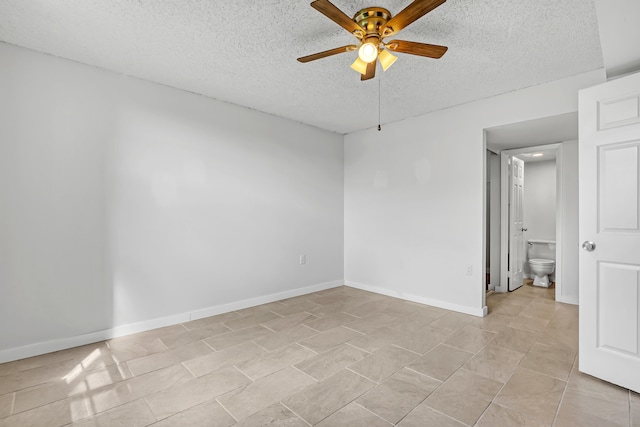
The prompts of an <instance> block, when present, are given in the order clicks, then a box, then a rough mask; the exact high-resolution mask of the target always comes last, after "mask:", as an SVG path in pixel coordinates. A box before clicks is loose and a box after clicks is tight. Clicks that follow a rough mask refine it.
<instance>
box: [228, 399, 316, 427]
mask: <svg viewBox="0 0 640 427" xmlns="http://www.w3.org/2000/svg"><path fill="white" fill-rule="evenodd" d="M308 425H309V424H307V423H305V422H304V421H303V420H302V419H301V418H300V417H298V416H297V415H296V414H294V413H293V412H291V411H290V410H289V409H287V408H285V407H284V406H282V404H280V403H276V404H275V405H272V406H269V407H268V408H267V409H263V410H262V411H259V412H256V413H255V414H253V415H251V416H250V417H248V418H245V419H244V420H242V421H240V422H239V423H237V424H235V425H234V427H262V426H273V427H278V426H282V427H307V426H308Z"/></svg>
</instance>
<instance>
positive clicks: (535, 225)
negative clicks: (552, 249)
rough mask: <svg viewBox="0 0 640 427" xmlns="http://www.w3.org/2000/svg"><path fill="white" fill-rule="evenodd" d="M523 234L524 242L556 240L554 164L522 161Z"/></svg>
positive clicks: (553, 162) (548, 161)
mask: <svg viewBox="0 0 640 427" xmlns="http://www.w3.org/2000/svg"><path fill="white" fill-rule="evenodd" d="M523 210H524V211H523V215H524V227H525V228H526V229H527V231H526V232H525V233H524V238H525V240H526V239H545V240H556V161H555V159H554V160H545V161H537V162H536V161H528V162H527V161H525V165H524V200H523Z"/></svg>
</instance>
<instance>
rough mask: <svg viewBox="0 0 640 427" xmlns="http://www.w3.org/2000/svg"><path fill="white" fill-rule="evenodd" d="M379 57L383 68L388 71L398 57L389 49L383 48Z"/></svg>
mask: <svg viewBox="0 0 640 427" xmlns="http://www.w3.org/2000/svg"><path fill="white" fill-rule="evenodd" d="M378 59H379V60H380V65H382V70H383V71H387V68H389V67H391V66H392V65H393V63H394V62H396V59H398V57H397V56H395V55H394V54H392V53H391V52H389V51H388V50H387V49H382V50H381V51H380V53H379V54H378Z"/></svg>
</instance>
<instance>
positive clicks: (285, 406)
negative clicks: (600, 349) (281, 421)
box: [278, 400, 311, 426]
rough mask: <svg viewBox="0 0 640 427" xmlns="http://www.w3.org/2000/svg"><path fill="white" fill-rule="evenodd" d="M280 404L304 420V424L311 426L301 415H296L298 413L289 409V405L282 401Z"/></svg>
mask: <svg viewBox="0 0 640 427" xmlns="http://www.w3.org/2000/svg"><path fill="white" fill-rule="evenodd" d="M278 403H280V405H282V406H284V407H285V408H286V409H287V410H289V411H290V412H291V413H292V414H293V415H295V416H296V417H298V418H300V419H301V420H302V422H303V423H305V424H307V425H309V426H310V425H311V424H310V423H308V422H307V420H305V419H304V418H303V417H301V416H300V414H298V413H296V411H294V410H293V409H291V408H289V407H288V406H287V405H285V404H284V403H283V402H282V400H281V401H279V402H278Z"/></svg>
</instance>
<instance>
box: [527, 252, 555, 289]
mask: <svg viewBox="0 0 640 427" xmlns="http://www.w3.org/2000/svg"><path fill="white" fill-rule="evenodd" d="M529 267H531V272H532V273H533V274H534V275H535V278H534V279H533V285H534V286H542V287H545V288H548V287H549V285H550V284H551V282H550V281H549V274H551V273H553V270H554V269H555V267H556V262H555V261H553V260H551V259H543V258H533V259H530V260H529Z"/></svg>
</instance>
